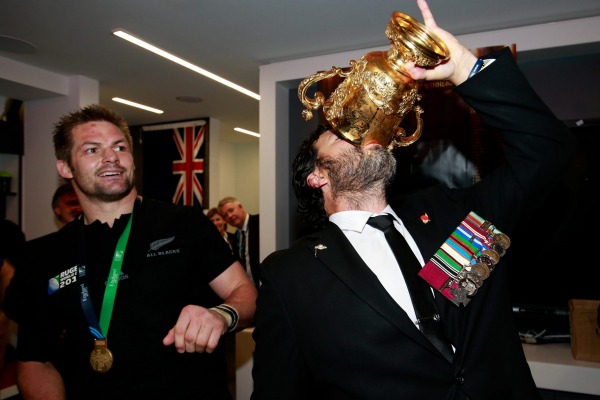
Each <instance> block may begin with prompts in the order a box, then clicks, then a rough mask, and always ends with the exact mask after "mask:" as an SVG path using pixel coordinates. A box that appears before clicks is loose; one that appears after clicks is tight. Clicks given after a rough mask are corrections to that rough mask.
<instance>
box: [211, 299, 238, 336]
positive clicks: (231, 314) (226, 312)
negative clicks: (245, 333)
mask: <svg viewBox="0 0 600 400" xmlns="http://www.w3.org/2000/svg"><path fill="white" fill-rule="evenodd" d="M211 310H213V311H216V312H218V313H219V314H221V315H222V316H223V317H224V318H225V322H226V324H227V332H232V331H234V330H235V329H236V328H237V325H238V321H239V319H240V317H239V314H238V312H237V310H236V309H235V308H233V307H231V306H230V305H228V304H220V305H218V306H216V307H212V308H211Z"/></svg>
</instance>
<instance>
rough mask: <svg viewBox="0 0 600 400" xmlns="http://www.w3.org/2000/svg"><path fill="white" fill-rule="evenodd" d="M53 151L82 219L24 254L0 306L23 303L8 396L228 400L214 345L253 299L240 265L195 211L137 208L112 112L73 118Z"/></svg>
mask: <svg viewBox="0 0 600 400" xmlns="http://www.w3.org/2000/svg"><path fill="white" fill-rule="evenodd" d="M53 139H54V145H55V152H56V155H57V159H58V161H57V169H58V172H59V174H60V175H61V176H62V177H63V178H65V179H67V180H70V181H71V182H72V184H73V187H74V189H75V191H76V193H77V196H78V197H79V200H80V203H81V206H82V209H83V216H82V218H80V219H79V220H76V221H74V222H73V223H71V224H68V225H66V226H65V227H64V228H63V229H61V230H59V231H58V232H56V233H52V234H49V235H47V236H44V237H41V238H38V239H35V240H33V241H30V242H28V243H27V251H26V257H25V260H24V265H25V268H23V270H24V271H26V272H24V273H23V274H16V275H15V281H13V283H14V288H13V284H11V288H12V289H13V290H9V293H8V294H7V300H6V302H7V303H8V304H7V306H8V307H7V309H9V310H10V309H11V302H12V303H14V302H15V301H17V300H19V299H20V300H23V299H24V298H25V299H26V302H25V303H24V304H21V305H20V306H19V321H18V322H19V336H18V346H17V357H18V359H19V364H20V365H19V375H18V387H19V391H20V392H21V393H22V394H23V396H24V397H25V398H28V397H32V398H46V399H55V398H56V399H61V398H65V397H67V398H76V399H79V398H85V399H94V398H103V399H106V398H124V399H125V398H127V399H129V398H133V397H134V396H136V397H140V398H192V397H194V398H200V397H202V398H207V399H230V398H231V395H230V394H229V392H228V388H227V382H226V367H225V357H224V353H223V351H222V350H221V347H220V346H218V344H219V341H220V338H221V336H222V335H223V334H226V333H227V332H232V331H236V330H238V329H241V328H243V327H246V326H248V325H249V324H250V323H251V322H252V320H253V315H254V309H255V298H256V289H255V287H254V285H253V284H252V283H251V282H250V280H249V278H248V277H247V275H246V274H245V271H244V269H243V267H242V266H241V264H240V263H239V262H238V261H236V259H235V258H234V257H233V256H232V254H231V252H230V250H229V248H228V246H227V244H226V243H225V242H224V241H223V239H222V238H221V237H220V236H219V234H218V232H217V230H216V229H215V228H214V226H213V224H212V223H211V222H210V221H209V220H208V218H206V216H205V215H204V214H203V212H202V210H200V209H197V208H193V207H186V206H176V205H173V204H170V203H163V202H158V201H154V200H151V199H146V198H142V197H141V196H138V194H137V192H136V189H135V187H134V169H135V166H134V163H133V157H132V140H131V135H130V133H129V129H128V127H127V124H126V123H125V121H124V120H123V119H122V118H121V117H119V116H118V115H116V114H115V113H114V112H112V111H110V110H108V109H106V108H103V107H100V106H89V107H86V108H83V109H80V110H77V111H76V112H73V113H71V114H68V115H66V116H64V117H62V118H61V120H60V121H59V122H58V123H57V125H56V126H55V129H54V133H53ZM117 289H118V290H117ZM19 291H20V292H21V293H19V294H17V292H19ZM11 292H12V294H11ZM21 312H22V313H21Z"/></svg>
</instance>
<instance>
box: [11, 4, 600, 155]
mask: <svg viewBox="0 0 600 400" xmlns="http://www.w3.org/2000/svg"><path fill="white" fill-rule="evenodd" d="M429 5H430V8H431V10H432V12H433V14H434V16H435V17H436V20H437V22H438V24H439V25H440V26H442V27H444V28H445V29H446V30H448V31H450V32H451V33H453V34H455V35H462V34H469V33H477V32H484V31H491V30H497V29H504V28H514V27H519V26H526V25H533V24H541V23H547V22H556V21H563V20H571V19H578V18H585V17H594V16H598V15H600V1H598V0H571V1H565V0H525V1H523V0H501V1H499V0H430V1H429ZM393 11H402V12H404V13H406V14H409V15H411V16H413V17H415V18H417V19H419V20H422V18H421V16H420V12H419V11H418V8H417V6H416V1H414V0H410V1H408V0H402V1H391V0H326V1H323V0H296V1H291V0H254V1H250V0H103V1H76V0H45V1H39V0H1V1H0V36H9V37H13V38H18V39H21V40H24V41H26V42H29V43H31V44H33V45H34V46H35V50H36V51H35V52H33V53H28V52H25V53H19V52H18V51H19V50H21V49H19V48H16V49H15V48H12V49H10V48H6V47H2V44H3V42H2V40H0V57H4V58H8V59H11V60H14V61H18V62H20V63H24V64H28V65H31V66H35V67H38V68H42V69H45V70H48V71H51V72H55V73H58V74H61V75H66V76H72V75H83V76H86V77H89V78H92V79H94V80H97V81H98V82H99V83H100V103H101V104H103V105H106V106H109V107H111V108H113V109H114V110H115V111H117V112H118V113H119V114H121V115H123V116H124V117H125V118H126V119H127V121H128V122H129V124H130V125H141V124H153V123H159V122H169V121H180V120H188V119H193V118H199V117H208V116H210V117H213V118H217V119H219V120H220V122H221V139H222V140H225V141H231V142H240V143H246V142H248V143H252V142H254V143H255V142H256V141H257V140H259V139H257V138H253V137H251V136H247V135H243V134H240V133H237V132H234V131H233V128H234V127H236V126H239V127H242V128H245V129H249V130H252V131H255V132H257V131H258V130H259V119H258V109H259V107H258V101H257V100H255V99H253V98H251V97H248V96H246V95H244V94H241V93H239V92H237V91H235V90H233V89H230V88H227V87H225V86H222V85H220V84H218V83H216V82H213V81H211V80H209V79H207V78H205V77H203V76H201V75H198V74H197V73H195V72H192V71H191V70H188V69H185V68H183V67H181V66H179V65H176V64H173V63H171V62H170V61H167V60H165V59H163V58H161V57H158V56H157V55H155V54H152V53H150V52H147V51H145V50H142V49H140V48H138V47H136V46H134V45H132V44H129V43H128V42H125V41H123V40H121V39H119V38H117V37H115V36H113V35H112V34H111V33H112V31H114V30H116V29H118V28H119V29H123V30H125V31H127V32H128V33H130V34H132V35H135V36H137V37H139V38H140V39H143V40H145V41H147V42H149V43H151V44H153V45H154V46H156V47H159V48H161V49H162V50H165V51H168V52H170V53H172V54H174V55H176V56H178V57H179V58H182V59H184V60H186V61H188V62H190V63H193V64H196V65H198V66H200V67H202V68H204V69H206V70H208V71H210V72H212V73H215V74H217V75H220V76H221V77H223V78H225V79H228V80H230V81H233V82H235V83H237V84H238V85H240V86H242V87H245V88H247V89H249V90H251V91H253V92H255V93H258V92H259V67H260V66H261V65H264V64H268V63H272V62H276V61H284V60H291V59H297V58H304V57H307V56H313V55H323V54H330V53H335V52H340V51H349V50H356V49H363V48H371V47H378V46H387V45H388V44H389V41H388V39H387V38H386V37H385V33H384V32H385V27H386V25H387V23H388V21H389V18H390V15H391V13H392V12H393ZM599 29H600V27H599ZM5 44H6V42H5ZM593 48H594V49H597V48H598V46H594V47H593ZM7 50H11V51H7ZM12 50H17V52H14V51H12ZM594 51H595V50H594ZM330 67H331V66H329V65H324V66H323V69H329V68H330ZM315 72H316V71H315ZM0 96H2V97H11V98H16V99H20V100H25V101H27V100H32V99H35V98H37V97H39V96H43V94H41V93H37V92H36V91H31V88H27V87H22V86H20V85H15V84H14V82H9V81H7V80H4V79H2V74H1V71H0ZM177 96H195V97H200V98H201V99H202V101H201V102H200V103H184V102H179V101H177V100H176V97H177ZM112 97H121V98H125V99H129V100H132V101H136V102H139V103H143V104H146V105H149V106H152V107H155V108H159V109H162V110H164V111H165V112H164V114H162V115H157V114H153V113H149V112H146V111H142V110H138V109H135V108H132V107H129V106H126V105H122V104H119V103H115V102H113V101H112V100H111V98H112Z"/></svg>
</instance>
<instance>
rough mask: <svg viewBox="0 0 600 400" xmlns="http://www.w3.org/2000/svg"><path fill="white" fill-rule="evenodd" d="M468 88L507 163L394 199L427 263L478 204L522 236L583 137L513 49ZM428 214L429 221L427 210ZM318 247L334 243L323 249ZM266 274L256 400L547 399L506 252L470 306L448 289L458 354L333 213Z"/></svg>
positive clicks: (444, 311)
mask: <svg viewBox="0 0 600 400" xmlns="http://www.w3.org/2000/svg"><path fill="white" fill-rule="evenodd" d="M456 90H457V91H458V92H459V93H460V94H461V96H462V98H463V99H464V100H465V101H467V102H468V103H469V104H470V105H471V106H472V107H474V108H475V109H476V110H477V112H478V114H479V115H480V117H481V118H482V119H483V121H484V122H485V123H486V124H487V125H488V126H491V127H495V128H497V129H499V130H500V131H501V134H502V138H503V144H504V147H505V155H506V163H505V164H503V166H501V167H499V168H498V169H497V170H495V171H493V172H492V173H491V174H489V175H488V176H486V177H485V178H484V179H483V180H482V181H481V182H479V183H478V184H476V185H474V186H472V187H470V188H467V189H449V188H446V187H441V186H436V187H433V188H428V189H425V190H423V191H420V192H417V193H415V194H413V195H411V196H410V197H408V198H407V199H405V200H403V203H402V204H399V205H393V207H394V210H395V211H396V212H397V214H398V215H399V217H400V218H401V219H402V221H403V223H404V224H405V225H406V227H407V229H408V230H409V232H410V233H411V235H412V236H413V238H414V239H415V241H416V243H417V245H418V246H419V249H420V251H421V253H422V255H423V258H424V259H425V260H426V261H427V260H429V259H430V258H431V257H432V256H433V254H434V253H435V251H436V250H437V249H439V247H440V246H441V244H442V243H443V242H444V241H445V239H446V238H448V236H449V235H450V234H451V233H452V232H453V230H454V229H455V228H456V226H457V225H458V224H459V223H460V221H462V219H463V218H465V217H466V215H467V214H468V213H469V212H470V211H475V212H476V213H477V214H479V215H480V216H481V217H483V218H485V219H487V220H489V221H491V222H492V223H494V224H495V225H496V226H497V227H498V229H500V230H501V231H503V232H504V233H507V234H508V235H509V236H510V233H511V232H512V230H513V229H514V227H515V225H516V224H517V223H518V222H519V221H520V220H521V219H522V218H523V216H526V215H527V214H528V212H529V211H530V210H531V209H532V208H533V207H534V206H535V204H536V203H537V202H538V199H540V198H541V197H542V196H544V195H545V194H546V193H547V192H548V191H549V189H550V188H551V187H552V186H553V184H554V183H555V181H556V180H557V179H558V177H559V176H560V173H561V172H562V171H563V170H565V168H567V166H568V165H569V163H570V161H571V157H572V155H573V154H574V148H575V146H574V139H573V137H572V135H571V134H570V132H569V131H568V129H567V128H566V127H565V125H564V124H563V123H561V122H560V121H558V120H557V119H556V118H555V117H554V116H553V115H552V113H551V112H550V111H549V110H548V109H547V107H546V106H545V105H544V104H543V103H542V102H541V100H540V99H539V98H538V97H537V95H536V94H535V93H534V91H533V90H532V89H531V88H530V86H529V85H528V83H527V82H526V80H525V78H524V77H523V76H522V74H521V73H520V71H518V69H517V68H516V66H515V64H514V61H513V59H512V56H511V54H510V52H509V51H508V50H505V51H503V52H502V53H501V55H499V57H498V59H497V60H496V61H495V62H494V63H493V64H492V65H491V66H489V67H487V68H486V69H485V70H483V71H482V72H480V73H479V74H477V75H475V76H474V77H473V78H471V79H469V80H467V81H466V82H465V83H463V84H462V85H460V86H458V87H457V88H456ZM431 112H435V111H433V110H432V111H431ZM425 213H427V214H428V216H429V218H430V222H429V223H427V224H424V223H423V222H422V221H421V219H420V217H421V215H423V214H425ZM530 223H532V230H535V221H530ZM318 245H323V246H324V247H325V248H323V249H322V250H318V251H315V246H318ZM508 251H509V252H510V249H508ZM532 261H534V260H524V263H523V266H525V267H526V265H527V263H529V262H532ZM261 277H262V283H263V284H262V286H261V288H260V291H259V296H258V300H257V311H256V316H255V323H256V328H255V331H254V339H255V341H256V349H255V353H254V367H253V377H254V393H253V395H252V399H253V400H263V399H286V400H290V399H385V400H389V399H419V400H423V399H427V400H430V399H433V400H435V399H464V398H469V399H472V400H493V399H502V400H506V399H538V398H539V394H538V393H537V389H536V387H535V384H534V382H533V379H532V377H531V373H530V370H529V367H528V365H527V362H526V359H525V356H524V354H523V349H522V346H521V343H520V340H519V337H518V334H517V331H516V327H515V325H514V321H513V315H512V305H511V301H510V293H509V289H508V270H507V268H506V266H505V265H503V262H502V261H501V262H500V263H499V264H498V265H497V266H496V268H495V270H494V272H493V273H492V274H491V276H490V277H489V278H488V279H487V280H486V281H485V282H484V284H483V286H482V287H481V288H480V289H479V290H478V292H477V293H476V294H475V296H473V298H472V300H471V302H470V303H469V304H468V305H467V306H466V307H462V306H461V307H458V306H456V305H454V304H453V303H451V302H450V301H448V300H447V299H445V298H444V297H443V296H441V295H440V294H439V293H438V294H437V296H436V302H437V304H438V308H439V310H440V313H441V315H442V322H443V324H444V328H445V330H446V332H447V334H448V336H449V337H450V339H451V341H452V343H453V345H454V346H455V348H456V353H455V357H454V360H453V362H452V363H450V362H448V361H446V360H445V359H444V357H443V356H442V355H441V354H440V353H439V352H438V351H437V350H436V349H435V348H434V347H433V346H432V345H431V344H430V343H429V342H428V341H427V340H426V339H425V337H424V336H423V335H422V334H421V332H420V331H419V330H418V329H417V328H416V327H415V325H414V324H413V323H412V321H410V320H409V318H408V316H407V315H406V313H405V312H404V311H403V310H402V309H401V308H400V307H399V306H398V305H397V304H396V303H395V302H394V300H393V299H392V298H391V296H390V295H389V294H388V293H387V292H386V290H385V289H384V288H383V286H382V285H381V284H380V283H379V281H378V279H377V277H376V276H375V275H374V274H373V273H372V272H371V270H370V269H369V268H368V267H367V266H366V264H365V263H364V262H363V261H362V259H361V258H360V256H359V255H358V254H357V253H356V251H355V250H354V248H353V247H352V246H351V244H350V242H349V241H348V240H347V239H346V237H345V236H344V234H343V232H342V231H341V230H340V229H339V228H338V227H337V226H336V225H334V224H333V223H329V225H328V226H327V227H326V228H325V229H324V230H322V231H320V232H317V233H315V234H311V235H308V236H306V237H304V238H302V239H300V240H299V241H297V242H296V243H295V244H294V245H293V246H292V247H291V248H290V249H288V250H283V251H278V252H275V253H273V254H271V255H270V256H268V257H267V258H266V259H265V260H264V262H263V266H262V268H261ZM532 284H535V283H532Z"/></svg>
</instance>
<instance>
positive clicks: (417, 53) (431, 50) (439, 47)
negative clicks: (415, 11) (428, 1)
mask: <svg viewBox="0 0 600 400" xmlns="http://www.w3.org/2000/svg"><path fill="white" fill-rule="evenodd" d="M385 34H386V35H387V37H388V38H389V39H390V40H391V41H392V46H398V47H401V49H403V50H405V51H402V50H401V51H399V52H398V54H402V55H403V58H405V59H404V60H403V61H406V60H412V61H414V62H415V64H417V65H419V66H422V67H433V66H435V65H437V64H439V63H441V62H442V61H445V60H446V59H448V57H450V51H449V50H448V47H447V46H446V44H445V43H444V42H443V41H442V40H441V39H440V38H439V36H437V35H436V34H435V33H433V32H432V31H431V30H430V29H428V28H427V27H426V26H425V25H423V24H422V23H420V22H419V21H417V20H416V19H414V18H413V17H411V16H410V15H406V14H404V13H401V12H399V11H394V12H393V13H392V18H391V19H390V22H389V24H388V26H387V29H386V30H385Z"/></svg>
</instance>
